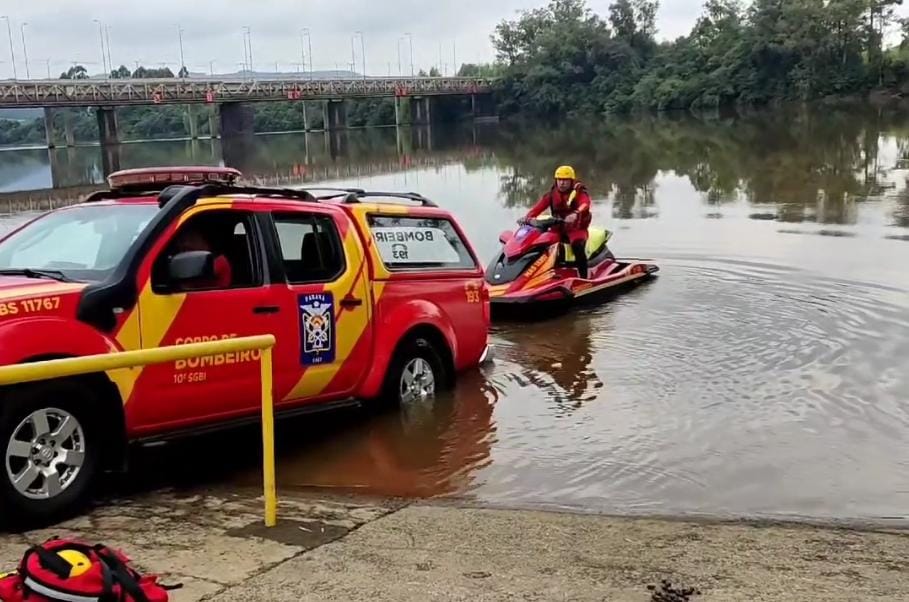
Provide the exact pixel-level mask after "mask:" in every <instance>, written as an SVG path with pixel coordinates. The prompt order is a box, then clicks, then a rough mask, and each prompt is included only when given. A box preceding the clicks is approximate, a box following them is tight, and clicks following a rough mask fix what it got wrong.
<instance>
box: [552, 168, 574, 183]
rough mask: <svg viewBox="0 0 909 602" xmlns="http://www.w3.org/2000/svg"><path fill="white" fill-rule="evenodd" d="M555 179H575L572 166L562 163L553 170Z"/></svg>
mask: <svg viewBox="0 0 909 602" xmlns="http://www.w3.org/2000/svg"><path fill="white" fill-rule="evenodd" d="M555 179H556V180H576V179H577V178H576V177H575V175H574V168H573V167H572V166H570V165H563V166H561V167H560V168H558V169H557V170H555Z"/></svg>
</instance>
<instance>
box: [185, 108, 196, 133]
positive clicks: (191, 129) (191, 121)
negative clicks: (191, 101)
mask: <svg viewBox="0 0 909 602" xmlns="http://www.w3.org/2000/svg"><path fill="white" fill-rule="evenodd" d="M186 129H187V131H188V133H189V137H190V139H191V140H198V139H199V122H198V121H196V111H195V109H194V107H193V105H186Z"/></svg>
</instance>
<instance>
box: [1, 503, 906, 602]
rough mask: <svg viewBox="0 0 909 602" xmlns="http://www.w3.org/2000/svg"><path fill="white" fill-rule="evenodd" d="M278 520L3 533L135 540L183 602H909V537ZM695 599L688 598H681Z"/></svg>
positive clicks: (522, 523) (6, 550)
mask: <svg viewBox="0 0 909 602" xmlns="http://www.w3.org/2000/svg"><path fill="white" fill-rule="evenodd" d="M279 517H280V523H279V525H278V527H276V528H274V529H270V530H269V529H265V528H264V526H262V518H261V502H260V500H258V499H256V498H255V497H253V496H252V495H244V494H240V493H225V492H217V491H214V492H203V493H193V494H174V493H156V494H151V495H146V496H142V497H139V498H136V499H130V500H117V501H113V502H109V503H108V505H106V506H104V507H102V508H98V509H96V510H95V511H94V512H91V513H89V514H87V515H85V516H84V517H80V518H77V519H74V520H71V521H68V522H66V523H63V524H60V525H57V526H56V527H55V528H53V529H47V530H41V531H32V532H28V533H25V534H22V535H2V536H0V568H12V567H13V566H15V563H16V562H17V561H18V558H19V557H20V556H21V554H22V552H23V551H24V549H25V547H26V546H27V545H28V544H29V543H32V542H37V541H42V540H43V539H46V538H47V537H50V536H61V537H62V536H78V537H83V538H86V539H89V540H91V541H96V542H98V541H100V542H104V543H106V544H108V545H112V546H117V547H121V548H122V549H123V550H124V551H125V552H126V553H127V554H129V555H130V556H132V557H133V558H135V562H136V565H137V566H138V567H140V568H141V569H142V570H144V571H148V572H155V573H160V574H163V575H164V577H165V582H180V583H183V584H184V587H183V588H182V589H180V590H177V591H175V592H173V597H172V599H173V600H174V601H175V602H194V601H203V600H205V601H217V602H227V601H236V600H244V601H253V600H269V601H276V602H279V601H283V600H287V601H291V600H293V601H297V600H345V601H356V600H364V601H366V600H370V601H375V600H389V601H391V600H395V601H404V600H414V601H416V600H420V601H423V600H427V599H429V600H597V601H601V600H623V601H625V600H627V601H629V602H632V601H636V600H640V601H645V600H650V599H651V596H652V592H651V590H650V589H648V586H656V587H657V589H659V588H660V587H661V585H660V583H661V581H662V580H664V579H665V580H668V581H670V582H671V583H672V584H673V587H680V588H689V587H690V588H694V589H695V590H697V591H700V595H693V596H692V597H691V600H694V601H701V600H703V601H710V600H723V601H736V600H742V601H744V600H796V599H797V600H802V601H812V600H845V599H851V600H857V599H861V600H888V601H891V600H909V532H905V531H896V530H894V531H881V530H878V531H860V530H855V529H840V528H829V527H816V526H802V525H781V524H775V525H769V524H764V525H759V524H754V525H751V524H743V523H709V522H689V521H682V520H657V519H629V518H615V517H606V516H591V515H576V514H563V513H554V512H536V511H525V510H498V509H488V508H477V507H470V506H464V505H453V504H450V503H442V504H432V503H423V502H421V503H412V504H408V503H404V502H397V501H387V500H385V501H373V500H368V501H367V500H361V499H357V498H328V497H325V498H314V497H295V498H288V497H284V498H283V499H282V500H281V504H280V510H279ZM679 599H681V598H679Z"/></svg>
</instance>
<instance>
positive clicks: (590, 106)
mask: <svg viewBox="0 0 909 602" xmlns="http://www.w3.org/2000/svg"><path fill="white" fill-rule="evenodd" d="M900 4H902V0H753V1H752V2H751V3H750V4H749V5H747V6H746V5H745V4H743V3H742V2H740V1H739V0H707V1H706V2H705V4H704V10H703V14H702V15H701V16H700V18H698V20H697V22H696V23H695V25H694V27H693V28H692V30H691V32H690V33H689V34H688V35H685V36H682V37H679V38H678V39H676V40H672V41H665V42H657V41H656V32H657V29H656V16H657V12H658V10H659V2H658V0H616V1H615V2H613V3H612V5H611V6H610V8H609V11H608V15H607V16H606V17H605V18H604V17H602V16H600V15H598V14H595V13H593V12H592V11H591V10H590V9H589V8H588V7H587V4H586V2H585V0H553V1H552V2H550V4H549V5H548V6H546V7H543V8H538V9H534V10H529V11H525V12H523V13H522V14H521V15H520V16H518V18H516V19H513V20H506V21H503V22H501V23H500V24H499V25H498V26H497V27H496V29H495V32H494V33H493V35H492V42H493V44H494V47H495V50H496V53H497V60H496V63H495V64H493V65H486V66H477V65H471V66H465V67H464V68H462V72H463V73H464V74H465V75H473V74H475V73H477V74H479V73H480V72H483V73H485V74H498V75H501V76H502V77H503V78H504V86H503V88H502V91H501V104H500V109H501V110H503V111H504V112H506V113H511V114H525V115H533V116H543V117H553V118H554V117H564V116H566V115H573V114H601V113H616V112H630V111H635V110H673V109H692V108H694V109H698V108H716V107H721V106H729V105H736V104H745V105H761V104H768V103H774V102H778V101H787V100H802V101H804V100H814V99H821V98H825V97H830V96H849V95H856V94H865V93H868V92H869V91H871V90H874V89H892V90H896V91H903V87H904V86H906V84H907V80H909V25H907V24H906V23H904V22H901V21H898V20H897V19H896V17H895V8H896V6H898V5H900ZM896 24H899V25H901V28H902V32H903V35H902V41H901V43H900V44H899V45H898V46H894V47H890V48H887V47H885V44H884V34H885V32H887V31H888V30H889V29H890V28H891V27H892V26H894V25H896ZM484 70H485V71H484ZM906 91H909V88H907V90H906Z"/></svg>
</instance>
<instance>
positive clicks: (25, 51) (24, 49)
mask: <svg viewBox="0 0 909 602" xmlns="http://www.w3.org/2000/svg"><path fill="white" fill-rule="evenodd" d="M26 25H28V22H25V23H23V24H22V25H20V26H19V32H20V33H21V34H22V54H23V55H24V56H25V79H31V78H32V76H31V74H30V73H29V72H28V46H26V45H25V26H26Z"/></svg>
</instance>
